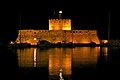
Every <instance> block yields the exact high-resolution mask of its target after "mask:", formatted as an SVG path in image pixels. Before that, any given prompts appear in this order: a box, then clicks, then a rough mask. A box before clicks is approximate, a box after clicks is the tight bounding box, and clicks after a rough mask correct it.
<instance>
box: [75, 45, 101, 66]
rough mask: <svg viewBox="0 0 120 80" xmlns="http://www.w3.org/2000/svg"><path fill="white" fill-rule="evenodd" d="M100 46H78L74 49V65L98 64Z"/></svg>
mask: <svg viewBox="0 0 120 80" xmlns="http://www.w3.org/2000/svg"><path fill="white" fill-rule="evenodd" d="M99 53H100V47H79V48H78V47H76V48H74V49H73V66H74V67H77V66H81V67H82V66H86V65H87V66H88V65H90V66H91V65H93V66H94V65H96V63H97V58H98V55H99Z"/></svg>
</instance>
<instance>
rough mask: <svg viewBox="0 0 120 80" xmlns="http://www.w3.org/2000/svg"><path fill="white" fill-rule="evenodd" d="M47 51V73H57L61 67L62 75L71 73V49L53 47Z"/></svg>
mask: <svg viewBox="0 0 120 80" xmlns="http://www.w3.org/2000/svg"><path fill="white" fill-rule="evenodd" d="M50 52H51V53H49V74H50V75H59V72H60V71H59V70H60V69H61V68H62V70H63V71H62V74H63V75H71V65H72V49H70V48H55V49H53V50H51V51H50Z"/></svg>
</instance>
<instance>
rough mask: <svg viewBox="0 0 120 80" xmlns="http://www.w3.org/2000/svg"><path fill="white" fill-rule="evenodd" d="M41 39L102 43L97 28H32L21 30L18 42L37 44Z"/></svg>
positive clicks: (54, 41) (55, 41)
mask: <svg viewBox="0 0 120 80" xmlns="http://www.w3.org/2000/svg"><path fill="white" fill-rule="evenodd" d="M20 34H21V35H20ZM20 36H21V37H20ZM39 40H46V41H49V42H51V43H58V42H66V43H69V42H74V43H90V42H95V43H96V44H100V41H99V39H98V37H97V31H96V30H32V29H28V30H19V34H18V37H17V39H16V43H20V42H21V43H30V44H31V45H36V44H37V42H38V41H39Z"/></svg>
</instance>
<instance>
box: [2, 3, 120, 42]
mask: <svg viewBox="0 0 120 80" xmlns="http://www.w3.org/2000/svg"><path fill="white" fill-rule="evenodd" d="M113 5H115V4H111V3H109V2H108V3H104V2H94V3H92V2H70V3H69V2H67V1H66V2H65V1H64V2H63V1H60V2H55V1H49V2H47V1H44V2H30V3H27V2H23V3H22V2H21V3H19V2H18V3H16V4H13V5H12V4H9V6H5V5H4V6H3V9H2V10H1V13H2V14H1V20H2V24H1V29H0V40H1V41H4V40H15V39H16V37H17V34H18V33H17V30H18V29H20V16H21V29H41V30H48V29H49V24H48V19H51V18H58V11H59V10H62V11H63V18H65V19H67V18H68V19H71V21H72V29H76V30H84V29H91V30H92V29H93V30H97V32H98V37H99V39H107V35H108V21H109V15H108V14H109V12H110V39H120V36H118V35H119V34H120V31H119V27H120V25H119V21H120V20H119V19H120V12H119V10H120V9H119V7H118V6H113ZM116 5H117V4H116ZM54 12H55V13H56V14H55V15H54Z"/></svg>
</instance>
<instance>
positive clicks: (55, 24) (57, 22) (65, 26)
mask: <svg viewBox="0 0 120 80" xmlns="http://www.w3.org/2000/svg"><path fill="white" fill-rule="evenodd" d="M62 14H63V13H62V11H59V17H58V19H49V30H71V19H63V18H62Z"/></svg>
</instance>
